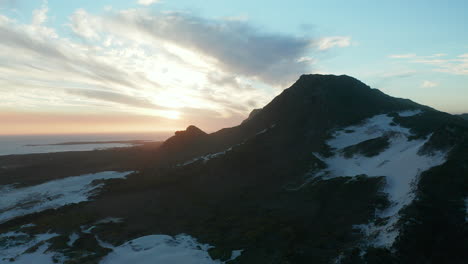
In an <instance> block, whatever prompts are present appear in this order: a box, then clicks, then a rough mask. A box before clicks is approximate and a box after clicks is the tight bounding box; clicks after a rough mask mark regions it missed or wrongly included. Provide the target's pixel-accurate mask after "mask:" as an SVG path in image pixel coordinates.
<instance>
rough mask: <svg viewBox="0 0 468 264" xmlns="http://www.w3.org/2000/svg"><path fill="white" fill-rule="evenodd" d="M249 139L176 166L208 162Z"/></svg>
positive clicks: (260, 132)
mask: <svg viewBox="0 0 468 264" xmlns="http://www.w3.org/2000/svg"><path fill="white" fill-rule="evenodd" d="M275 126H276V124H272V125H270V126H269V127H267V128H265V129H263V130H261V131H259V132H258V133H256V134H255V136H258V135H261V134H264V133H265V132H267V131H268V130H270V129H272V128H274V127H275ZM247 140H248V139H246V140H244V141H243V142H241V143H239V144H236V145H234V146H232V147H229V148H227V149H225V150H223V151H220V152H217V153H211V154H207V155H205V156H200V157H196V158H194V159H191V160H189V161H186V162H184V163H180V164H177V165H176V167H183V166H186V165H189V164H192V163H195V162H197V161H203V162H204V163H206V162H208V161H209V160H211V159H213V158H216V157H219V156H222V155H225V154H226V153H228V152H229V151H231V150H232V149H233V148H235V147H237V146H240V145H242V144H244V143H245V142H246V141H247Z"/></svg>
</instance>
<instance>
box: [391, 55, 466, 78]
mask: <svg viewBox="0 0 468 264" xmlns="http://www.w3.org/2000/svg"><path fill="white" fill-rule="evenodd" d="M390 57H391V58H395V59H404V61H405V62H407V63H416V64H423V65H427V66H432V70H433V71H436V72H445V73H450V74H455V75H468V54H461V55H458V56H456V57H452V58H449V57H448V55H447V54H445V53H436V54H432V55H427V56H420V55H416V54H403V55H391V56H390Z"/></svg>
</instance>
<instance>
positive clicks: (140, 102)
mask: <svg viewBox="0 0 468 264" xmlns="http://www.w3.org/2000/svg"><path fill="white" fill-rule="evenodd" d="M66 92H67V93H69V94H72V95H78V96H82V97H87V98H90V99H97V100H101V101H105V102H114V103H117V104H124V105H129V106H133V107H140V108H150V109H165V110H167V109H166V108H164V107H161V106H158V105H157V104H154V103H153V102H152V101H151V100H148V99H147V98H144V97H139V96H135V95H126V94H122V93H118V92H114V91H103V90H89V89H67V90H66Z"/></svg>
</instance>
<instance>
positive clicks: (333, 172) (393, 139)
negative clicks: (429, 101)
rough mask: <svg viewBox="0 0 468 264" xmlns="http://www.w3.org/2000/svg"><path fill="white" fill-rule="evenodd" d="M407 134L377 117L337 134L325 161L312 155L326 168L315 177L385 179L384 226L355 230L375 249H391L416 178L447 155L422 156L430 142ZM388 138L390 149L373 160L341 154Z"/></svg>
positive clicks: (388, 119) (381, 214) (385, 118)
mask: <svg viewBox="0 0 468 264" xmlns="http://www.w3.org/2000/svg"><path fill="white" fill-rule="evenodd" d="M418 113H420V111H419V112H418V111H412V112H411V113H410V112H409V111H405V112H400V113H399V115H400V116H402V115H403V116H411V115H415V114H418ZM411 135H412V134H411V133H410V130H409V129H408V128H405V127H401V126H399V125H397V124H395V123H394V122H393V118H392V117H390V116H388V115H377V116H374V117H372V118H369V119H367V120H365V122H363V123H362V124H360V125H355V126H349V127H346V128H343V129H340V130H338V131H336V132H335V133H334V134H333V138H332V139H330V140H329V141H327V144H328V145H329V146H330V147H332V148H333V149H335V150H336V151H335V155H334V156H331V157H328V158H325V157H322V156H320V155H319V154H315V153H314V154H315V155H316V156H317V157H318V158H320V159H321V160H322V161H323V162H324V163H325V164H326V165H327V168H326V169H325V170H322V171H320V172H319V173H317V174H316V175H315V176H314V177H315V178H316V177H321V178H323V179H330V178H335V177H340V176H351V177H352V176H357V175H362V174H365V175H367V176H369V177H380V176H385V177H386V182H387V183H386V186H385V188H384V190H383V191H384V192H385V193H387V194H388V198H389V200H390V202H391V205H390V206H389V207H388V208H387V209H385V210H383V211H378V212H377V217H380V218H384V219H385V220H386V222H385V221H384V222H385V224H383V225H375V224H374V223H370V224H367V225H359V226H355V228H358V229H360V230H361V231H362V232H363V233H364V234H366V235H367V236H368V237H369V240H370V241H371V244H372V245H373V246H377V247H390V246H391V245H392V244H393V242H394V241H395V238H396V237H397V236H398V229H397V228H396V223H397V222H398V220H399V212H400V210H401V209H402V208H404V207H405V206H407V205H409V204H410V203H411V202H412V201H413V200H414V198H415V193H414V191H415V189H416V186H417V183H418V180H419V176H420V174H421V173H422V172H423V171H426V170H428V169H430V168H431V167H434V166H438V165H440V164H442V163H444V162H445V160H446V152H442V151H439V152H433V153H431V154H427V155H422V154H420V149H421V148H422V146H424V144H426V142H428V141H429V140H430V137H429V138H428V139H421V140H411V141H410V140H408V137H409V136H411ZM382 136H387V137H389V141H390V142H389V143H390V144H389V147H388V148H387V149H385V150H384V151H382V152H381V153H379V154H378V155H376V156H373V157H366V156H362V155H360V154H355V155H353V156H352V157H351V158H346V157H345V156H344V155H343V153H342V150H343V149H344V148H345V147H348V146H352V145H356V144H358V143H361V142H363V141H366V140H369V139H374V138H377V137H382Z"/></svg>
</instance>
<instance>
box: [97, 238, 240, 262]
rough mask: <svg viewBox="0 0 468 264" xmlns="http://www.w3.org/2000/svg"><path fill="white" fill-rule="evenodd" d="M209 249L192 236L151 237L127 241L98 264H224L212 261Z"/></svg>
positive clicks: (235, 255)
mask: <svg viewBox="0 0 468 264" xmlns="http://www.w3.org/2000/svg"><path fill="white" fill-rule="evenodd" d="M210 248H211V246H210V245H207V244H200V243H198V242H197V240H196V239H194V238H193V237H191V236H188V235H178V236H175V237H171V236H166V235H150V236H144V237H140V238H137V239H134V240H131V241H128V242H126V243H124V244H122V245H120V246H118V247H115V248H112V249H113V251H112V252H111V253H110V254H109V255H107V256H106V257H105V258H104V259H103V260H102V261H101V264H120V263H122V264H126V263H140V264H146V263H148V264H153V263H164V264H179V263H184V264H212V263H223V262H220V261H215V260H213V259H211V257H210V256H209V254H208V252H207V251H208V249H210ZM240 254H241V251H233V252H232V258H231V259H234V258H237V257H238V256H239V255H240Z"/></svg>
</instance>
